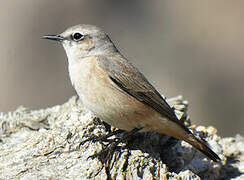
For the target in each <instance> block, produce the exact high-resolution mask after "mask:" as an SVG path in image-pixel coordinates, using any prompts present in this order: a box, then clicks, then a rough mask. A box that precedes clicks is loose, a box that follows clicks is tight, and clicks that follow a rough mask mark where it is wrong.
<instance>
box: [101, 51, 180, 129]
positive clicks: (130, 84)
mask: <svg viewBox="0 0 244 180" xmlns="http://www.w3.org/2000/svg"><path fill="white" fill-rule="evenodd" d="M98 63H99V67H101V68H102V69H104V70H105V71H106V72H107V73H108V76H109V78H110V79H111V80H112V81H113V83H114V84H115V85H116V86H117V87H118V88H119V89H121V90H122V91H124V92H125V93H128V94H129V95H131V96H132V97H134V98H136V99H137V100H138V101H140V102H142V103H144V104H146V105H148V106H150V107H151V108H153V109H154V110H156V111H157V112H159V113H160V114H161V115H162V116H164V117H167V118H168V119H170V120H172V121H174V122H176V123H177V124H179V125H180V126H182V127H184V128H185V126H184V125H183V124H182V123H181V122H180V121H179V120H178V118H177V117H176V115H175V113H174V110H173V109H172V108H171V107H170V106H169V105H168V103H167V102H166V101H165V100H164V98H163V97H162V96H161V95H160V94H159V92H158V91H157V90H156V89H155V88H154V87H153V86H152V85H151V84H150V83H149V82H148V80H147V79H146V78H145V77H144V75H143V74H142V73H140V72H139V70H138V69H137V68H135V67H134V66H133V65H132V64H131V63H130V62H128V60H126V59H125V58H124V57H122V56H119V55H111V56H99V57H98Z"/></svg>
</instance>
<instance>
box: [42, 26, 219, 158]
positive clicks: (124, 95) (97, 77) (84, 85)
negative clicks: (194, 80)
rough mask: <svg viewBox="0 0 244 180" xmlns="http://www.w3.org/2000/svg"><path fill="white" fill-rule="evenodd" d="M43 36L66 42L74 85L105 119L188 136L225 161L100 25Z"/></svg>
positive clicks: (124, 127) (124, 126) (119, 124)
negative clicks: (193, 130) (121, 50)
mask: <svg viewBox="0 0 244 180" xmlns="http://www.w3.org/2000/svg"><path fill="white" fill-rule="evenodd" d="M42 38H44V39H49V40H55V41H57V42H60V43H61V44H62V45H63V47H64V50H65V52H66V55H67V57H68V71H69V77H70V80H71V83H72V86H73V87H74V89H75V90H76V92H77V94H78V97H79V98H80V99H81V101H82V103H83V105H84V106H85V107H86V108H87V109H89V110H91V111H92V112H93V113H94V114H95V115H96V116H97V117H99V118H100V119H101V120H103V121H104V122H106V123H107V124H109V125H111V126H114V127H115V128H118V129H121V130H124V131H126V132H137V131H139V132H148V131H150V132H157V133H161V134H165V135H168V136H171V137H174V138H176V139H179V140H183V141H186V142H187V143H189V144H191V145H192V146H193V147H195V148H196V149H198V150H199V151H201V152H202V153H203V154H205V155H206V156H207V157H208V158H210V159H211V160H213V161H215V162H218V161H220V160H221V159H220V158H219V156H218V155H217V154H216V153H215V152H214V151H212V150H211V149H210V148H209V147H208V145H207V144H206V143H205V142H204V141H203V140H202V139H200V138H197V137H196V136H195V135H194V134H193V133H192V132H191V131H190V130H189V129H188V128H187V127H186V126H185V125H184V124H183V123H182V122H181V121H180V120H179V119H178V118H177V116H176V114H175V112H174V109H173V108H171V107H170V106H169V104H168V103H167V102H166V100H165V98H164V97H163V96H162V95H161V94H160V93H159V91H157V90H156V88H155V87H154V86H153V85H152V84H151V83H150V82H149V81H148V80H147V78H146V77H145V76H144V75H143V74H142V73H141V72H140V71H139V69H138V68H136V67H135V66H134V65H133V64H132V63H131V62H130V61H129V60H128V59H127V58H125V57H124V56H123V55H122V54H121V53H120V51H119V50H118V49H117V48H116V46H115V45H114V43H113V42H112V40H111V39H110V37H109V36H108V34H107V33H106V32H104V31H103V30H102V29H101V28H99V27H97V26H95V25H88V24H79V25H75V26H72V27H70V28H68V29H67V30H65V31H64V32H63V33H61V34H56V35H45V36H43V37H42ZM131 134H133V133H131Z"/></svg>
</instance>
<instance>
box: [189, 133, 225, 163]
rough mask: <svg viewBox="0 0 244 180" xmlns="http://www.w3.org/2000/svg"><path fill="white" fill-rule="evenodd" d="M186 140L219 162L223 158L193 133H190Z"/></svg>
mask: <svg viewBox="0 0 244 180" xmlns="http://www.w3.org/2000/svg"><path fill="white" fill-rule="evenodd" d="M184 141H186V142H188V143H189V144H191V145H192V146H193V147H195V148H197V149H198V150H199V151H201V152H202V153H203V154H205V155H206V156H207V157H209V158H210V159H212V160H213V161H215V162H218V161H220V160H221V159H220V158H219V156H218V155H217V154H216V153H215V152H213V151H212V150H211V149H210V148H209V147H208V146H207V145H206V143H205V142H204V141H203V140H200V139H198V138H196V137H195V136H194V135H193V134H192V133H189V134H188V137H187V138H184Z"/></svg>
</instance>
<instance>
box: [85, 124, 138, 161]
mask: <svg viewBox="0 0 244 180" xmlns="http://www.w3.org/2000/svg"><path fill="white" fill-rule="evenodd" d="M141 129H142V128H134V129H133V130H131V131H129V132H124V133H123V135H122V137H117V138H115V139H114V140H113V141H112V142H111V143H109V144H108V145H107V146H106V147H105V149H103V150H102V151H100V152H99V153H96V154H94V155H92V156H90V157H89V158H95V157H98V158H99V159H100V160H101V161H102V162H103V163H106V162H108V163H109V162H110V160H111V157H112V155H113V153H114V151H115V149H116V147H117V146H118V144H119V143H121V142H123V141H125V140H128V139H129V138H130V137H132V136H133V135H134V134H135V133H137V132H138V131H140V130H141Z"/></svg>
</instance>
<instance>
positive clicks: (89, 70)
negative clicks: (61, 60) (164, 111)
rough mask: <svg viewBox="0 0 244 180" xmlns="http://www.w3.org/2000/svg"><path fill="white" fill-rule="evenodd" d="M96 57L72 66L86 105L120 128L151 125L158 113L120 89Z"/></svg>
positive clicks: (126, 128) (73, 79)
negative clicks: (99, 64) (100, 65)
mask: <svg viewBox="0 0 244 180" xmlns="http://www.w3.org/2000/svg"><path fill="white" fill-rule="evenodd" d="M96 58H97V57H88V58H84V59H82V60H80V61H78V62H77V63H75V64H74V63H72V66H69V73H70V77H71V81H72V84H73V86H74V88H75V89H76V91H77V93H78V95H79V97H80V98H81V100H82V102H83V104H84V106H85V107H86V108H88V109H89V110H91V111H92V112H93V113H94V114H96V115H97V116H98V117H100V118H101V119H102V120H104V121H105V122H107V123H108V124H110V125H112V126H114V127H117V128H120V129H124V130H131V129H133V128H137V127H145V126H150V125H151V123H150V121H151V120H152V119H155V118H154V116H158V113H157V112H156V111H154V110H153V109H151V108H150V107H148V106H146V105H144V104H143V103H141V102H139V101H137V100H136V99H135V98H133V97H131V96H130V95H128V94H127V93H125V92H122V91H121V90H119V89H118V88H116V85H115V84H113V82H112V81H111V80H110V79H109V78H108V75H107V73H106V72H104V70H103V69H101V68H100V67H99V66H98V64H97V61H96ZM147 123H148V124H147Z"/></svg>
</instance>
